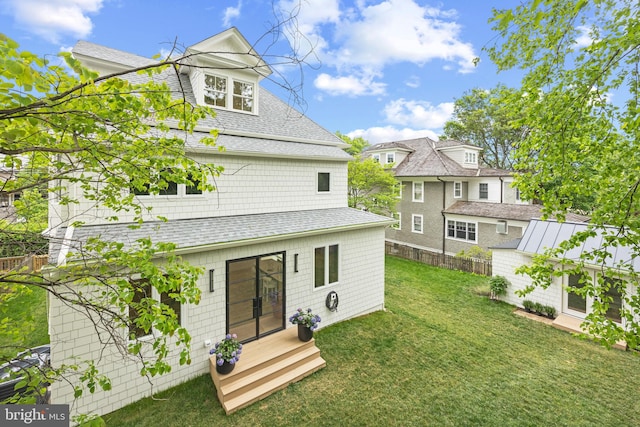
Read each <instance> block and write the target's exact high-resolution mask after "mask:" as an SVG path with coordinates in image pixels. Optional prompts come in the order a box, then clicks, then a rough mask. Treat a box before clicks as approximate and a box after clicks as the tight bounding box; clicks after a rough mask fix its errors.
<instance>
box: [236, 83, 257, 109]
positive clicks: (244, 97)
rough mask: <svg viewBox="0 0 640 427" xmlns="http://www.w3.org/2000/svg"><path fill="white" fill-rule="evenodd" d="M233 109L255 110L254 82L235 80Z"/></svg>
mask: <svg viewBox="0 0 640 427" xmlns="http://www.w3.org/2000/svg"><path fill="white" fill-rule="evenodd" d="M233 109H234V110H240V111H248V112H250V113H252V112H253V84H251V83H245V82H233Z"/></svg>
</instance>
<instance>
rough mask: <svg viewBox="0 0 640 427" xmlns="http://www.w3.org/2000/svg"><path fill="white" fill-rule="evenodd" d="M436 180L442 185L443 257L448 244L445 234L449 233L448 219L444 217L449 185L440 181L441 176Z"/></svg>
mask: <svg viewBox="0 0 640 427" xmlns="http://www.w3.org/2000/svg"><path fill="white" fill-rule="evenodd" d="M436 179H437V180H438V181H440V182H441V183H442V210H441V211H440V214H441V215H442V234H441V236H442V255H444V254H445V253H446V242H447V239H446V237H445V234H446V232H447V228H446V227H447V218H446V217H445V215H444V210H445V208H446V206H445V205H446V195H447V183H446V182H445V181H444V180H442V179H440V177H439V176H436Z"/></svg>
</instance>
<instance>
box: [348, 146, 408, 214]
mask: <svg viewBox="0 0 640 427" xmlns="http://www.w3.org/2000/svg"><path fill="white" fill-rule="evenodd" d="M348 191H349V206H350V207H352V208H356V209H364V210H366V211H369V212H373V213H376V214H380V215H385V216H392V214H393V213H394V212H395V206H396V203H397V202H398V195H399V185H398V182H397V181H396V179H395V177H394V175H393V171H392V170H391V169H389V168H385V167H383V166H382V165H381V164H380V163H378V162H376V161H375V160H374V159H372V158H370V157H368V158H365V159H362V160H352V161H350V162H349V176H348Z"/></svg>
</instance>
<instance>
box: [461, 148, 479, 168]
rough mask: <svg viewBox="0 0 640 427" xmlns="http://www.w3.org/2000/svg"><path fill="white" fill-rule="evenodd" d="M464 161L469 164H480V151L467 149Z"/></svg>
mask: <svg viewBox="0 0 640 427" xmlns="http://www.w3.org/2000/svg"><path fill="white" fill-rule="evenodd" d="M464 162H465V163H466V164H468V165H477V164H478V153H476V152H475V151H465V152H464Z"/></svg>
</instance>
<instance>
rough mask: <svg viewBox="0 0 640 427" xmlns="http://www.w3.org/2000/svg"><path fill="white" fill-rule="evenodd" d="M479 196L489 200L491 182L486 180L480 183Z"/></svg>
mask: <svg viewBox="0 0 640 427" xmlns="http://www.w3.org/2000/svg"><path fill="white" fill-rule="evenodd" d="M478 197H479V198H480V199H481V200H487V199H488V198H489V184H487V183H486V182H482V183H480V186H479V194H478Z"/></svg>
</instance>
